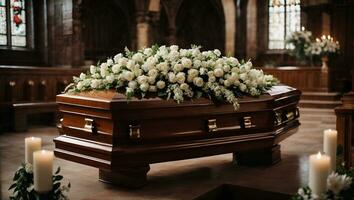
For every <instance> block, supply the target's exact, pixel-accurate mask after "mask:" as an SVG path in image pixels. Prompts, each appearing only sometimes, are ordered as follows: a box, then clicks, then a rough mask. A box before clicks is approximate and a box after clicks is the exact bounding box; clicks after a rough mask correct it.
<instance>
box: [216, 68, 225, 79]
mask: <svg viewBox="0 0 354 200" xmlns="http://www.w3.org/2000/svg"><path fill="white" fill-rule="evenodd" d="M214 75H215V76H216V77H222V76H223V75H224V71H223V70H222V69H220V68H216V69H214Z"/></svg>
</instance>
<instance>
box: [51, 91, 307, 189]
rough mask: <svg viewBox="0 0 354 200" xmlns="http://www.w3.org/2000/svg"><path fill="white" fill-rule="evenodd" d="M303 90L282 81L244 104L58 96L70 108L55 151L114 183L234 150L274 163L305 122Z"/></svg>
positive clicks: (247, 158) (138, 180) (137, 182)
mask: <svg viewBox="0 0 354 200" xmlns="http://www.w3.org/2000/svg"><path fill="white" fill-rule="evenodd" d="M300 94H301V92H300V91H299V90H297V89H295V88H292V87H289V86H285V85H279V86H274V87H273V88H272V89H271V90H269V91H268V93H267V94H264V95H262V96H260V97H242V98H240V99H239V102H240V109H239V110H237V111H235V110H234V108H233V106H232V105H229V104H220V105H215V104H214V103H213V102H212V101H210V100H209V99H203V98H202V99H198V100H193V101H185V102H183V103H181V104H177V103H176V102H174V101H173V100H163V99H160V98H146V99H131V100H129V101H128V100H127V99H126V97H125V96H124V95H122V94H120V93H117V92H116V91H113V90H108V91H91V92H83V93H78V94H61V95H58V96H57V103H58V105H59V110H60V112H61V113H62V115H63V118H62V120H61V124H60V125H58V127H59V131H60V136H59V137H57V138H55V139H54V142H55V155H56V156H57V157H59V158H63V159H66V160H70V161H74V162H78V163H82V164H86V165H90V166H94V167H97V168H99V169H100V179H101V180H103V181H106V182H114V183H118V184H125V185H128V186H142V185H143V184H144V183H145V182H146V173H147V172H148V170H149V164H151V163H157V162H164V161H172V160H180V159H187V158H195V157H201V156H210V155H216V154H223V153H234V155H235V158H236V159H237V161H238V162H239V163H240V164H243V163H245V164H272V163H274V162H277V161H279V159H280V148H279V145H278V143H279V142H280V141H281V140H283V139H285V138H286V137H287V136H289V135H291V134H292V133H294V132H295V131H296V128H297V127H298V126H299V121H298V117H299V110H298V108H297V105H298V101H299V98H300Z"/></svg>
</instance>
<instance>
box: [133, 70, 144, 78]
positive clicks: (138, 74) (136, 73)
mask: <svg viewBox="0 0 354 200" xmlns="http://www.w3.org/2000/svg"><path fill="white" fill-rule="evenodd" d="M133 73H134V75H135V76H136V77H138V76H141V75H142V74H143V70H142V69H136V70H134V71H133Z"/></svg>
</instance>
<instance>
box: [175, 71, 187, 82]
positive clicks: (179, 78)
mask: <svg viewBox="0 0 354 200" xmlns="http://www.w3.org/2000/svg"><path fill="white" fill-rule="evenodd" d="M176 78H177V82H178V83H179V84H182V83H184V81H185V80H186V75H185V74H184V73H183V72H178V73H177V75H176Z"/></svg>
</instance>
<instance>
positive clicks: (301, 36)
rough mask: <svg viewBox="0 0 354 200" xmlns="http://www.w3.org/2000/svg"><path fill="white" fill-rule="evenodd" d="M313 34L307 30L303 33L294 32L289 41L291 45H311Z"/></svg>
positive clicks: (302, 31)
mask: <svg viewBox="0 0 354 200" xmlns="http://www.w3.org/2000/svg"><path fill="white" fill-rule="evenodd" d="M311 37H312V32H311V31H307V30H305V29H303V30H301V31H294V32H293V33H292V34H291V35H290V36H289V37H288V38H287V41H288V42H289V43H290V42H292V43H304V44H310V43H311Z"/></svg>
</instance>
